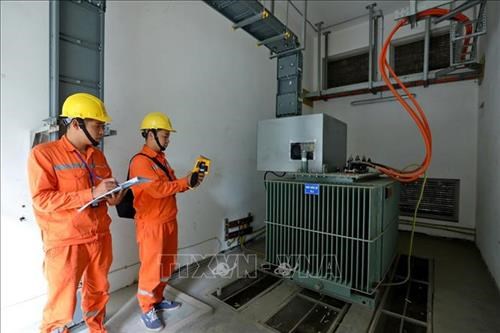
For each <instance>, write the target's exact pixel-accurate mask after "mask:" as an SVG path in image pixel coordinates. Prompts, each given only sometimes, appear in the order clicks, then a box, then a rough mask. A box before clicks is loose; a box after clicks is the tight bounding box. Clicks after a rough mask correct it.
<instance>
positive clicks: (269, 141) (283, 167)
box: [257, 113, 347, 172]
mask: <svg viewBox="0 0 500 333" xmlns="http://www.w3.org/2000/svg"><path fill="white" fill-rule="evenodd" d="M346 138H347V125H346V124H345V123H343V122H341V121H340V120H337V119H335V118H333V117H330V116H328V115H326V114H323V113H320V114H313V115H306V116H296V117H287V118H278V119H267V120H262V121H260V122H259V125H258V128H257V169H258V170H260V171H282V172H297V171H299V170H300V169H301V152H302V151H306V153H307V160H308V170H307V172H324V171H325V168H326V169H327V170H329V171H335V170H336V169H339V168H342V167H343V166H344V164H345V162H346V149H347V148H346V147H347V139H346Z"/></svg>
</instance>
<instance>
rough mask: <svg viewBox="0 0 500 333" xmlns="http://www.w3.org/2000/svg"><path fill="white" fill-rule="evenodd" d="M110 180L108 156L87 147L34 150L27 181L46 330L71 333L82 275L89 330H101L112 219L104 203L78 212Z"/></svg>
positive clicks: (60, 144) (56, 145)
mask: <svg viewBox="0 0 500 333" xmlns="http://www.w3.org/2000/svg"><path fill="white" fill-rule="evenodd" d="M109 177H111V170H110V168H109V166H108V163H107V161H106V158H105V157H104V154H103V153H102V152H101V151H100V150H98V149H97V148H94V147H89V148H87V150H86V154H83V153H80V152H79V151H78V150H77V149H76V148H75V147H74V146H73V145H72V144H71V142H70V141H69V140H68V139H67V138H66V136H64V137H63V138H61V139H60V140H58V141H55V142H50V143H46V144H40V145H38V146H36V147H34V148H33V149H32V151H31V154H30V156H29V159H28V178H29V186H30V190H31V195H32V201H33V209H34V213H35V218H36V221H37V223H38V225H39V226H40V229H41V231H42V240H43V246H44V251H45V259H44V272H45V277H46V278H47V282H48V295H47V296H48V300H47V304H46V306H45V309H44V312H43V321H42V326H41V331H42V332H67V328H66V325H67V324H68V323H71V321H72V319H73V313H74V311H75V306H76V291H77V288H78V284H79V282H80V279H81V278H82V277H83V287H82V310H83V313H84V319H85V322H86V323H87V326H88V328H89V331H90V332H106V330H105V328H104V326H103V320H104V315H105V308H106V303H107V302H108V298H109V294H108V289H109V283H108V277H107V276H108V272H109V268H110V266H111V261H112V249H111V234H110V232H109V225H110V223H111V219H110V217H109V215H108V213H107V209H108V208H107V204H106V202H100V203H99V204H98V205H97V206H96V207H88V208H86V209H85V210H83V211H82V212H80V213H79V212H78V211H77V209H78V208H80V207H81V206H83V205H84V204H85V203H87V202H88V201H90V200H92V190H91V188H92V185H98V184H99V182H100V180H101V179H104V178H109Z"/></svg>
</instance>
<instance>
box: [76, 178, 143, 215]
mask: <svg viewBox="0 0 500 333" xmlns="http://www.w3.org/2000/svg"><path fill="white" fill-rule="evenodd" d="M150 181H151V179H149V178H145V177H134V178H132V179H129V180H127V181H124V182H123V183H120V184H118V185H117V186H116V187H115V188H114V189H112V190H109V191H108V192H106V193H103V194H101V195H99V196H97V197H95V198H94V199H93V200H92V201H89V202H87V203H86V204H85V205H83V206H82V207H80V208H79V209H78V212H79V213H80V212H82V211H83V210H84V209H85V208H87V207H88V206H90V205H92V204H95V203H98V202H99V201H101V200H102V199H104V197H107V196H108V195H110V194H113V193H116V192H120V191H121V190H126V189H128V188H130V187H132V186H134V185H137V184H142V183H149V182H150Z"/></svg>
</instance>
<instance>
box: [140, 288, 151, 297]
mask: <svg viewBox="0 0 500 333" xmlns="http://www.w3.org/2000/svg"><path fill="white" fill-rule="evenodd" d="M137 293H138V294H139V295H143V296H149V297H155V295H153V293H150V292H149V291H147V290H143V289H137Z"/></svg>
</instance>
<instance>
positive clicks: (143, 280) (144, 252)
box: [136, 221, 177, 313]
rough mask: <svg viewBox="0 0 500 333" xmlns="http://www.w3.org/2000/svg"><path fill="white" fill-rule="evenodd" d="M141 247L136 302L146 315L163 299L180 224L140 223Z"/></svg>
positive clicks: (172, 262)
mask: <svg viewBox="0 0 500 333" xmlns="http://www.w3.org/2000/svg"><path fill="white" fill-rule="evenodd" d="M136 229H137V243H138V247H139V260H140V261H141V268H140V269H139V288H138V290H137V299H138V301H139V306H140V307H141V310H142V312H143V313H146V312H148V311H149V310H151V309H152V308H153V306H154V304H156V303H159V302H161V301H162V299H163V291H164V290H165V287H166V286H167V281H168V279H169V277H170V275H172V272H173V271H174V269H175V264H176V257H177V221H171V222H168V223H162V224H151V225H148V224H147V222H145V223H144V222H143V223H138V224H137V228H136Z"/></svg>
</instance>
